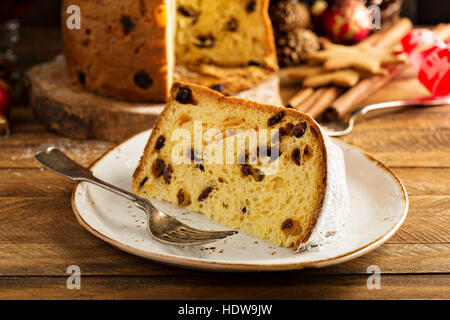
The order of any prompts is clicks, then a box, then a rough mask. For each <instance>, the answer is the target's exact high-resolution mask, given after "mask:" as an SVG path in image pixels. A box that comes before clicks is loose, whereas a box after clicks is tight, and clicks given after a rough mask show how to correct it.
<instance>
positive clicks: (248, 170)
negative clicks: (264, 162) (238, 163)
mask: <svg viewBox="0 0 450 320" xmlns="http://www.w3.org/2000/svg"><path fill="white" fill-rule="evenodd" d="M251 169H252V167H250V166H249V165H248V164H244V165H243V166H242V167H241V172H242V174H243V175H244V177H246V176H248V175H250V174H251V173H252V171H251Z"/></svg>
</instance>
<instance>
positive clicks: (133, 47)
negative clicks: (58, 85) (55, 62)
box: [62, 0, 175, 102]
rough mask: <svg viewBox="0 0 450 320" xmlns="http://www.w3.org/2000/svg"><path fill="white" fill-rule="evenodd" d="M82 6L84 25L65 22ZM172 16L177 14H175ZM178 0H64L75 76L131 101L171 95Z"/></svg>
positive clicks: (71, 71) (67, 51)
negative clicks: (70, 9) (69, 11)
mask: <svg viewBox="0 0 450 320" xmlns="http://www.w3.org/2000/svg"><path fill="white" fill-rule="evenodd" d="M70 5H77V6H79V7H80V11H81V12H80V13H81V29H72V30H71V29H69V28H67V27H66V24H65V20H66V19H67V16H68V15H67V13H66V8H67V7H68V6H70ZM170 17H172V18H170ZM174 17H175V3H174V0H141V1H133V0H121V1H118V0H114V1H105V0H97V1H92V0H70V1H69V0H64V1H63V10H62V18H63V19H62V21H63V24H62V25H63V26H62V30H63V39H64V52H65V55H66V60H67V67H68V71H69V74H70V76H71V77H72V79H73V81H75V82H78V83H79V84H80V85H81V86H83V87H85V88H86V89H88V90H90V91H94V92H96V93H98V94H101V95H105V96H110V97H113V98H118V99H123V100H129V101H146V102H163V101H166V99H167V96H168V92H169V89H170V86H171V81H172V74H173V69H174V64H175V62H174V52H173V51H174V48H173V43H174V38H175V19H174Z"/></svg>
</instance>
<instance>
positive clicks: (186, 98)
mask: <svg viewBox="0 0 450 320" xmlns="http://www.w3.org/2000/svg"><path fill="white" fill-rule="evenodd" d="M175 100H177V101H178V102H179V103H183V104H187V103H190V104H193V103H194V98H193V97H192V91H191V89H190V88H189V87H180V88H179V89H178V92H177V95H176V96H175Z"/></svg>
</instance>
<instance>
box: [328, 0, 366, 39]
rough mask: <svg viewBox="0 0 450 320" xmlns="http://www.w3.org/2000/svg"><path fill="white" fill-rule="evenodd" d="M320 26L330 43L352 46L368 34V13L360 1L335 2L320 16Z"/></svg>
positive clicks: (343, 0) (345, 0) (342, 0)
mask: <svg viewBox="0 0 450 320" xmlns="http://www.w3.org/2000/svg"><path fill="white" fill-rule="evenodd" d="M320 24H321V30H322V31H323V32H324V33H325V35H326V36H327V37H328V38H330V39H331V41H333V42H336V43H342V44H354V43H357V42H359V41H361V40H362V39H364V38H365V37H367V35H368V34H369V33H370V12H369V10H368V9H367V8H366V6H365V5H364V4H363V3H362V2H361V0H335V1H332V2H331V3H330V4H329V5H328V7H327V9H326V10H325V12H324V13H323V14H322V15H321V18H320Z"/></svg>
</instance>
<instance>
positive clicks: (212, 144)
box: [132, 83, 348, 249]
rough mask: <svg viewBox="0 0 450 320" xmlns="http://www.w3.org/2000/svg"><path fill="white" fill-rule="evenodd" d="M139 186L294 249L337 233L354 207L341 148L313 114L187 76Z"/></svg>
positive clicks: (144, 192)
mask: <svg viewBox="0 0 450 320" xmlns="http://www.w3.org/2000/svg"><path fill="white" fill-rule="evenodd" d="M132 191H133V192H134V193H136V194H138V195H140V196H142V197H145V198H154V199H159V200H165V201H168V202H170V203H172V204H175V205H179V206H184V207H186V208H188V209H190V210H193V211H198V212H202V213H204V214H206V215H207V216H208V217H210V218H212V219H214V220H216V221H218V222H220V223H222V224H224V225H226V226H228V227H231V228H236V229H240V230H242V231H243V232H246V233H248V234H250V235H253V236H255V237H258V238H261V239H265V240H269V241H271V242H273V243H275V244H277V245H280V246H285V247H294V248H295V249H300V248H302V247H304V246H307V245H319V244H322V243H325V242H326V241H329V240H331V239H333V238H334V237H335V236H336V234H338V233H339V230H340V228H341V227H342V225H343V221H344V219H345V216H346V213H347V211H348V194H347V187H346V184H345V168H344V161H343V157H342V152H341V151H340V149H339V148H338V147H337V146H335V145H334V144H333V143H331V141H330V140H329V139H328V137H326V136H324V135H323V134H322V133H321V130H320V128H319V126H318V125H317V124H316V122H315V121H314V120H312V119H311V118H310V117H309V116H308V115H306V114H303V113H301V112H298V111H296V110H292V109H288V108H283V107H275V106H270V105H263V104H259V103H256V102H251V101H248V100H244V99H241V98H229V97H225V96H223V95H221V94H220V93H217V92H216V91H213V90H210V89H208V88H205V87H200V86H196V85H192V84H182V83H175V84H174V85H173V87H172V90H171V95H170V98H169V101H168V103H167V106H166V108H165V109H164V111H163V113H162V114H161V115H160V118H159V119H158V121H157V123H156V125H155V127H154V128H153V131H152V134H151V136H150V139H149V141H148V143H147V146H146V147H145V151H144V153H143V155H142V158H141V160H140V162H139V165H138V167H137V169H136V171H135V173H134V176H133V184H132Z"/></svg>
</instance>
